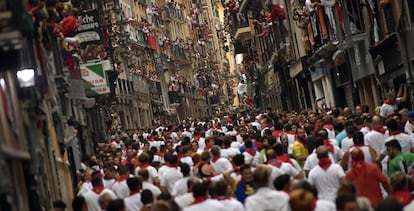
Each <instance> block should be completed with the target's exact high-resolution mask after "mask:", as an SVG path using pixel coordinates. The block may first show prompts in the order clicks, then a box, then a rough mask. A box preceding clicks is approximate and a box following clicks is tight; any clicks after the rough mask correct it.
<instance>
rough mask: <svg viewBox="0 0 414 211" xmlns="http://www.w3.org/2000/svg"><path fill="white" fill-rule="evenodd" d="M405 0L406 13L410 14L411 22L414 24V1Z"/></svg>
mask: <svg viewBox="0 0 414 211" xmlns="http://www.w3.org/2000/svg"><path fill="white" fill-rule="evenodd" d="M406 1H407V7H408V8H407V9H408V13H409V14H408V15H409V16H410V17H409V18H410V20H411V24H414V1H413V0H406Z"/></svg>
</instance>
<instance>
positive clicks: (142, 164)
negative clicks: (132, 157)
mask: <svg viewBox="0 0 414 211" xmlns="http://www.w3.org/2000/svg"><path fill="white" fill-rule="evenodd" d="M148 166H149V163H147V162H142V163H140V164H139V167H140V168H141V169H146V168H148Z"/></svg>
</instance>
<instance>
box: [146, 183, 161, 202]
mask: <svg viewBox="0 0 414 211" xmlns="http://www.w3.org/2000/svg"><path fill="white" fill-rule="evenodd" d="M145 189H148V190H150V191H151V192H152V195H153V196H154V199H156V198H157V197H158V196H159V195H160V194H161V190H160V188H158V187H157V186H155V185H153V184H152V183H149V182H147V181H144V182H142V190H145Z"/></svg>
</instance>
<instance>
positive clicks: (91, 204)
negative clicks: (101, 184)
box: [83, 189, 116, 211]
mask: <svg viewBox="0 0 414 211" xmlns="http://www.w3.org/2000/svg"><path fill="white" fill-rule="evenodd" d="M104 193H110V194H111V195H112V198H113V199H115V198H116V196H115V194H114V192H112V191H111V190H108V189H104V190H103V191H102V192H101V193H100V194H97V193H95V192H93V191H92V190H90V191H88V192H87V193H85V194H83V197H84V198H85V202H86V205H87V206H88V210H89V211H101V210H102V208H101V206H100V205H99V202H98V198H99V196H100V195H102V194H104Z"/></svg>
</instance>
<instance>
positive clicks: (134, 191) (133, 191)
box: [129, 190, 139, 196]
mask: <svg viewBox="0 0 414 211" xmlns="http://www.w3.org/2000/svg"><path fill="white" fill-rule="evenodd" d="M137 193H139V191H137V190H131V191H130V192H129V195H130V196H132V195H135V194H137Z"/></svg>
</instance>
